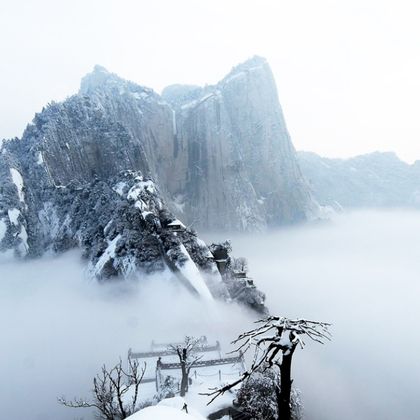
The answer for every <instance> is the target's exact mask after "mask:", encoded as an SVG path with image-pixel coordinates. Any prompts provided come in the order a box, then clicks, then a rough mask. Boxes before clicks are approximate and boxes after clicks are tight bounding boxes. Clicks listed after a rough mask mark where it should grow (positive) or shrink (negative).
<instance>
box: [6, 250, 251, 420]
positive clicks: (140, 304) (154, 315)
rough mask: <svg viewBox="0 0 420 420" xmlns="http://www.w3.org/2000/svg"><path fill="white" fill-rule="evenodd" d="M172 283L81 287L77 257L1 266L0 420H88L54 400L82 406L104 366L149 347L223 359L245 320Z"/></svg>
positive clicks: (246, 323) (248, 319) (154, 281)
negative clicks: (214, 351) (207, 346)
mask: <svg viewBox="0 0 420 420" xmlns="http://www.w3.org/2000/svg"><path fill="white" fill-rule="evenodd" d="M171 280H173V279H169V278H167V279H164V278H162V277H159V278H158V277H152V278H148V279H147V281H144V282H143V283H142V284H141V285H137V286H135V285H130V284H127V283H126V284H125V285H124V284H121V283H120V284H114V285H107V286H103V285H98V284H97V283H95V282H88V281H86V280H85V279H84V276H83V267H82V266H81V264H80V256H79V254H78V253H76V252H73V253H69V254H66V255H64V256H61V257H59V258H55V259H45V260H41V261H36V262H30V263H20V264H0V334H1V339H0V419H4V420H58V419H60V420H61V419H64V420H70V419H82V418H85V419H92V418H93V416H92V415H91V414H90V413H87V412H86V410H84V409H70V408H65V407H62V406H59V405H58V404H57V397H59V396H62V395H65V396H66V397H67V398H68V399H72V398H73V396H83V397H89V396H90V395H91V394H90V389H91V388H92V378H93V377H94V375H95V374H96V373H98V372H99V370H100V367H101V366H102V364H103V363H106V364H107V366H113V365H114V364H116V363H117V362H118V359H119V356H121V357H122V358H124V357H126V355H127V351H128V349H129V348H132V349H133V350H149V349H150V344H151V341H152V340H153V339H154V340H155V341H156V342H161V343H162V342H171V341H172V342H174V341H179V340H180V339H181V340H182V339H183V337H184V336H185V335H193V336H197V337H199V336H201V335H207V337H208V339H209V341H211V342H214V341H215V340H216V339H219V340H220V341H221V342H222V345H223V349H226V351H228V350H231V348H230V347H229V345H228V344H229V342H230V340H231V338H232V337H233V336H235V335H236V334H237V332H238V331H241V330H242V329H243V328H244V326H246V327H248V326H249V325H250V324H251V322H252V319H251V317H250V316H248V315H247V313H246V311H245V310H243V309H241V308H238V307H236V306H231V305H227V304H222V303H214V304H213V303H211V302H210V303H207V304H204V302H202V301H199V300H197V299H195V298H193V297H192V296H191V295H190V294H189V293H188V292H187V291H185V290H184V288H182V287H176V286H175V285H174V282H173V281H171ZM139 286H140V287H139ZM227 319H228V320H229V322H226V320H227Z"/></svg>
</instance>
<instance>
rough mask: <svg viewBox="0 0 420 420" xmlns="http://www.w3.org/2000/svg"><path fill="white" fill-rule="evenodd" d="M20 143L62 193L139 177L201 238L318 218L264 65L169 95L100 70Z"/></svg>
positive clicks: (254, 62) (42, 116) (248, 65)
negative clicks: (128, 175)
mask: <svg viewBox="0 0 420 420" xmlns="http://www.w3.org/2000/svg"><path fill="white" fill-rule="evenodd" d="M22 140H23V141H24V142H25V145H26V147H27V148H28V147H30V148H31V150H32V152H33V157H34V158H35V159H37V160H39V159H42V160H43V161H44V162H45V165H46V167H48V171H49V173H48V178H49V182H50V183H53V184H56V185H66V184H68V183H69V182H72V181H77V182H82V183H83V182H90V180H91V179H92V178H94V177H98V178H106V177H108V176H111V175H115V174H118V173H119V172H120V171H122V170H133V171H140V172H142V173H143V174H144V175H147V176H149V177H150V178H151V179H153V180H154V181H155V182H156V183H157V184H158V185H159V188H160V191H161V194H162V196H163V198H164V199H165V201H166V202H167V203H168V205H169V207H170V209H171V210H172V211H173V212H174V213H175V214H176V215H177V216H178V217H180V218H182V220H183V221H184V222H185V223H186V224H187V225H190V224H192V225H193V226H194V227H195V228H197V229H204V230H230V231H232V230H262V229H264V228H265V227H267V226H278V225H283V224H290V223H295V222H299V221H303V220H307V219H312V218H315V217H316V216H317V212H318V210H319V207H318V205H317V204H316V203H315V202H314V200H313V199H312V197H311V195H310V193H309V189H308V186H307V185H306V182H305V180H304V178H303V177H302V175H301V172H300V169H299V166H298V163H297V160H296V154H295V151H294V148H293V145H292V143H291V141H290V138H289V134H288V132H287V128H286V125H285V122H284V118H283V114H282V111H281V108H280V104H279V101H278V97H277V91H276V86H275V82H274V79H273V76H272V73H271V70H270V68H269V66H268V64H267V62H266V61H265V60H264V59H262V58H259V57H255V58H253V59H251V60H248V61H247V62H245V63H243V64H241V65H239V66H237V67H236V68H234V69H233V70H232V71H231V73H229V75H227V76H226V77H225V78H224V79H223V80H222V81H221V82H220V83H218V84H217V85H215V86H207V87H205V88H201V87H197V86H180V85H175V86H170V87H168V88H166V89H165V90H164V91H163V94H162V96H159V95H158V94H156V93H155V92H153V91H152V90H151V89H148V88H145V87H142V86H139V85H136V84H135V83H132V82H128V81H125V80H123V79H121V78H119V77H118V76H116V75H114V74H112V73H108V72H107V71H106V70H105V69H103V68H102V67H99V66H96V67H95V69H94V71H93V72H92V73H90V74H88V75H87V76H85V77H84V79H83V80H82V83H81V88H80V91H79V93H78V94H77V95H74V96H72V97H70V98H69V99H67V100H66V101H64V102H63V103H52V104H50V105H49V106H47V107H46V108H45V109H44V110H43V111H42V112H41V113H39V114H37V115H36V117H35V119H34V122H33V124H32V125H30V126H29V127H28V129H27V130H26V132H25V134H24V137H23V139H22Z"/></svg>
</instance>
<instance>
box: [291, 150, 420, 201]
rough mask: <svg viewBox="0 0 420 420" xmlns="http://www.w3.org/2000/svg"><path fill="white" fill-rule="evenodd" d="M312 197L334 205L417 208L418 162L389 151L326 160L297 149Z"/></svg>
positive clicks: (419, 184)
mask: <svg viewBox="0 0 420 420" xmlns="http://www.w3.org/2000/svg"><path fill="white" fill-rule="evenodd" d="M298 160H299V164H300V167H301V169H302V172H303V174H304V176H305V177H306V179H307V180H308V182H309V185H310V187H311V189H312V192H313V194H314V196H315V198H316V200H317V201H318V202H319V203H320V204H321V205H328V206H332V207H334V208H358V207H385V208H387V207H411V208H420V161H416V162H415V163H413V164H412V165H410V164H408V163H406V162H404V161H402V160H400V159H399V158H398V156H397V155H396V154H395V153H393V152H374V153H369V154H365V155H360V156H356V157H353V158H349V159H330V158H323V157H321V156H318V155H317V154H315V153H311V152H298Z"/></svg>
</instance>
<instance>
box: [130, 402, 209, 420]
mask: <svg viewBox="0 0 420 420" xmlns="http://www.w3.org/2000/svg"><path fill="white" fill-rule="evenodd" d="M185 403H186V401H185V400H184V399H183V398H181V397H175V398H169V399H166V400H163V401H161V402H160V403H159V404H158V405H156V406H152V407H147V408H145V409H143V410H141V411H139V412H137V413H135V414H133V415H132V416H130V417H128V419H129V420H205V418H206V417H203V416H202V415H201V414H200V412H198V411H197V410H195V409H194V408H192V407H188V403H187V410H188V413H186V411H185V410H183V409H182V408H183V407H184V404H185Z"/></svg>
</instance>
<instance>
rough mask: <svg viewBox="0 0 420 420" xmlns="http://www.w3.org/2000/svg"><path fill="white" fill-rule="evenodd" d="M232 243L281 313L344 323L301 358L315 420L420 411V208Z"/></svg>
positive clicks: (413, 415)
mask: <svg viewBox="0 0 420 420" xmlns="http://www.w3.org/2000/svg"><path fill="white" fill-rule="evenodd" d="M232 242H233V249H234V251H235V253H236V254H237V255H246V256H247V257H248V260H249V265H250V268H251V271H252V272H251V274H252V276H253V277H254V278H255V281H256V283H257V284H258V285H259V287H260V288H261V289H263V290H264V291H265V292H266V294H267V303H268V306H269V308H270V310H271V312H272V313H273V314H279V315H285V316H288V317H305V318H309V319H311V318H312V319H315V320H323V321H330V322H332V323H333V324H334V325H333V328H332V332H333V334H334V337H333V341H332V342H331V343H328V344H326V345H325V346H321V345H319V344H316V343H315V344H313V345H311V346H307V348H305V349H304V350H297V351H296V353H295V356H294V378H295V386H296V387H298V388H300V389H301V391H302V392H303V398H304V403H305V412H306V419H308V420H337V419H340V420H354V419H358V420H364V419H370V420H376V419H381V420H388V419H389V420H396V419H401V420H414V419H419V418H420V414H419V389H420V330H419V322H420V306H419V298H420V213H415V212H404V211H394V212H376V211H370V212H357V213H353V214H347V215H342V216H339V217H337V218H336V219H335V220H333V221H332V222H331V223H329V224H323V225H318V226H315V227H305V228H303V227H302V228H295V229H290V230H286V231H280V232H276V233H272V234H270V235H257V236H255V235H253V236H252V237H251V236H236V237H232Z"/></svg>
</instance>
